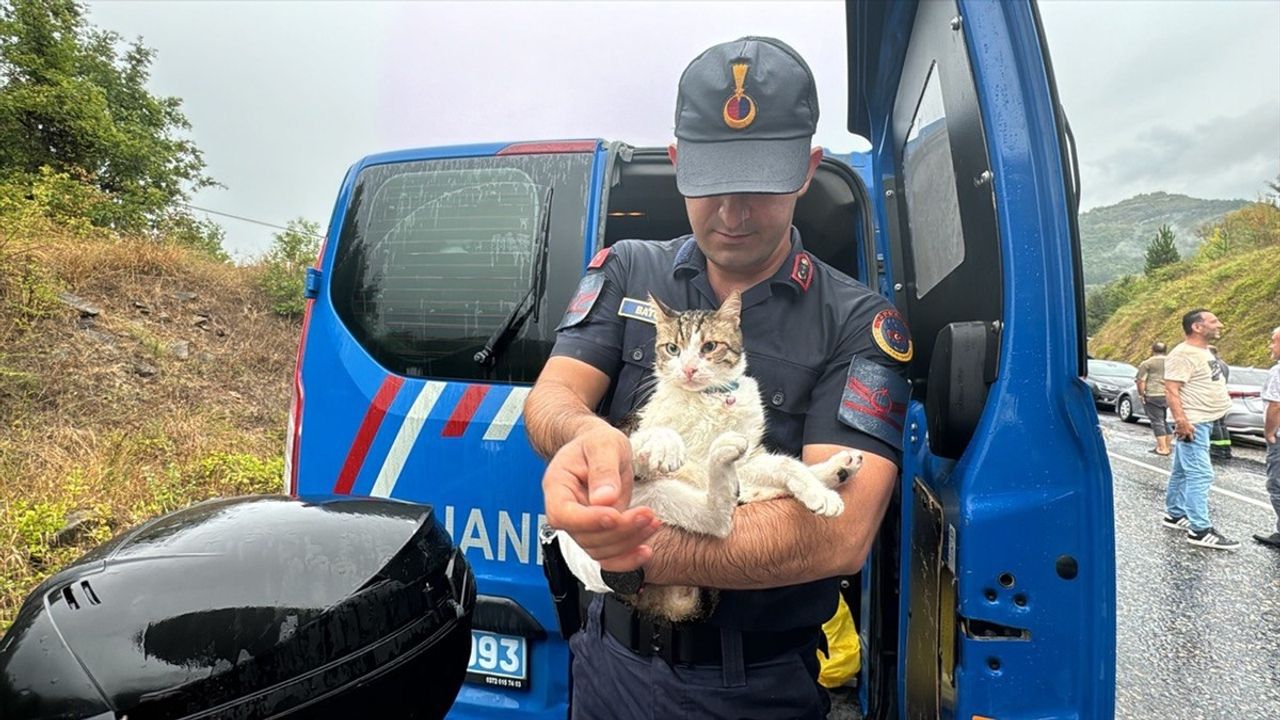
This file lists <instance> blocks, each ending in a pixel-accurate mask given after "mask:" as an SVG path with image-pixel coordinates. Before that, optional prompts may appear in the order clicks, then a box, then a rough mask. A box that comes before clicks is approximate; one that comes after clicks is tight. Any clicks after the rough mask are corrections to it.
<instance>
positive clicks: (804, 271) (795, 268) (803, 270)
mask: <svg viewBox="0 0 1280 720" xmlns="http://www.w3.org/2000/svg"><path fill="white" fill-rule="evenodd" d="M791 279H792V280H794V281H795V283H796V284H797V285H799V286H800V289H801V290H803V291H805V292H808V291H809V285H810V284H812V283H813V261H812V260H810V259H809V253H806V252H798V253H796V259H795V261H794V262H793V263H792V264H791Z"/></svg>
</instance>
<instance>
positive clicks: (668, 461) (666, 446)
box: [631, 428, 686, 475]
mask: <svg viewBox="0 0 1280 720" xmlns="http://www.w3.org/2000/svg"><path fill="white" fill-rule="evenodd" d="M685 452H686V451H685V447H684V440H683V439H681V437H680V434H679V433H677V432H676V431H675V430H672V429H671V428H649V429H646V430H637V431H636V432H635V433H634V434H632V435H631V457H632V459H633V460H634V461H635V463H636V466H637V470H638V471H639V472H640V473H641V474H648V473H645V472H644V471H645V470H648V471H650V472H652V473H656V474H660V475H661V474H666V473H669V472H672V471H674V470H676V469H677V468H679V467H680V466H681V465H684V460H685Z"/></svg>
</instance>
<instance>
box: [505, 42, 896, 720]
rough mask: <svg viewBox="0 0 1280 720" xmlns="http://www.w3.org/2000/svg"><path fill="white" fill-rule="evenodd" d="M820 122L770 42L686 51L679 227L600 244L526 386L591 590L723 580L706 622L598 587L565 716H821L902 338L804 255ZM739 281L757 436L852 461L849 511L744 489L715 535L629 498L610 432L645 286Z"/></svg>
mask: <svg viewBox="0 0 1280 720" xmlns="http://www.w3.org/2000/svg"><path fill="white" fill-rule="evenodd" d="M817 121H818V99H817V94H816V89H815V86H814V81H813V76H812V73H811V72H810V71H809V68H808V66H807V65H806V64H805V62H804V60H803V59H802V58H801V57H800V56H799V55H798V54H797V53H796V52H795V51H794V50H792V49H791V48H790V47H788V46H787V45H785V44H783V43H782V42H779V41H778V40H774V39H771V38H762V37H747V38H742V39H740V40H736V41H733V42H729V43H724V44H721V45H716V46H715V47H712V48H710V49H709V50H707V51H706V52H704V53H702V54H701V55H699V56H698V57H697V58H696V59H694V61H693V62H692V63H690V65H689V66H688V68H687V69H686V70H685V72H684V74H683V76H682V77H681V79H680V84H679V92H678V97H677V106H676V125H675V130H676V138H677V143H678V144H677V145H674V146H672V147H671V148H670V150H669V153H670V156H671V161H672V162H673V163H675V165H676V182H677V186H678V188H679V191H680V193H681V194H682V195H683V196H685V198H686V200H685V202H686V208H687V212H688V216H689V222H690V225H691V227H692V228H693V234H692V235H690V236H685V237H680V238H676V239H674V240H669V241H661V242H654V241H636V240H626V241H622V242H619V243H617V244H615V245H614V246H612V247H611V248H608V249H605V250H602V251H601V252H600V253H599V254H597V255H596V256H595V258H594V259H593V260H592V261H591V263H590V264H589V268H588V272H587V274H586V276H585V277H584V278H583V280H582V283H581V285H580V286H579V289H578V293H577V294H576V296H575V297H574V299H573V300H572V301H571V303H570V305H569V308H568V310H567V311H566V313H565V316H564V319H563V320H562V322H561V325H560V331H559V335H558V339H557V342H556V345H555V349H554V350H553V352H552V357H551V359H550V360H548V362H547V364H546V367H545V369H544V370H543V372H542V374H541V376H540V377H539V378H538V382H537V384H536V385H535V387H534V389H533V392H532V393H530V395H529V398H528V402H527V403H526V405H525V419H526V424H527V429H528V433H529V437H530V439H531V440H532V442H533V444H534V446H535V447H537V448H538V449H539V450H540V451H541V452H542V453H544V454H545V455H547V456H548V457H550V458H551V460H550V463H549V465H548V467H547V472H546V475H545V476H544V478H543V493H544V495H545V500H546V511H547V521H548V523H549V524H550V525H551V526H553V527H556V528H560V529H563V530H565V531H567V532H568V533H569V534H570V535H571V536H573V538H574V539H575V540H576V541H577V542H578V543H579V544H580V545H581V546H582V547H583V548H584V549H585V550H586V551H587V552H588V553H590V554H591V556H592V557H594V558H596V559H597V560H599V561H600V563H601V565H602V567H603V568H604V569H605V570H606V571H608V572H606V573H605V575H606V582H607V583H608V584H609V585H610V586H611V587H613V588H614V589H615V590H616V591H618V592H619V593H629V592H635V591H637V589H640V590H642V589H643V586H644V585H646V584H677V585H697V586H704V587H714V588H721V589H722V592H721V593H720V598H719V602H718V604H717V605H716V608H715V611H714V613H713V614H712V615H711V617H710V618H708V619H707V620H705V621H703V622H696V623H680V624H675V625H672V624H668V623H663V622H657V621H652V620H649V619H646V618H644V617H640V616H637V614H635V613H634V612H633V611H632V610H631V608H630V606H628V605H626V604H625V603H623V602H622V601H620V600H618V599H617V598H616V596H615V595H607V596H603V597H597V598H595V599H594V600H593V602H592V603H591V605H590V610H589V612H588V618H587V622H586V625H585V627H584V628H583V629H582V630H581V631H579V632H578V633H577V634H576V635H574V637H573V638H572V640H571V643H570V646H571V648H572V650H573V654H574V660H573V668H572V673H573V697H572V706H571V707H572V713H573V717H575V718H592V719H602V718H674V717H695V718H711V717H722V718H824V717H826V712H827V705H828V700H827V696H826V694H825V692H824V691H822V689H821V688H820V687H819V686H818V684H817V682H816V676H817V659H816V654H815V649H816V648H817V647H818V644H819V642H820V637H821V635H820V633H821V629H820V626H821V624H822V623H823V622H824V621H826V620H827V619H828V618H830V617H831V615H832V613H833V612H834V611H835V608H836V602H837V593H838V580H837V579H836V578H837V577H839V576H842V575H849V574H852V573H855V572H857V571H858V570H859V569H860V568H861V567H862V564H863V561H864V560H865V558H866V555H867V551H868V549H869V548H870V546H871V543H872V541H873V539H874V538H875V535H876V530H877V527H878V526H879V524H880V521H881V519H882V518H883V516H884V512H885V508H886V507H887V505H888V503H889V499H890V496H891V494H892V492H893V489H894V486H895V483H896V481H897V475H898V469H897V464H898V462H899V460H900V452H901V440H902V424H903V418H904V413H905V406H906V401H907V385H906V382H905V380H904V379H903V378H904V369H905V368H904V365H903V363H905V362H906V361H907V360H909V359H910V357H911V352H912V345H911V338H910V334H909V332H908V331H907V328H906V325H905V323H904V322H903V320H902V317H901V316H900V315H899V314H898V312H897V311H896V310H894V309H893V307H892V306H891V305H890V304H889V303H888V302H887V301H886V300H885V299H884V298H882V297H881V296H879V295H877V294H875V293H873V292H872V291H871V290H869V289H868V288H867V287H865V286H864V285H861V284H859V283H858V282H856V281H854V280H852V279H850V278H849V277H847V276H845V275H842V274H841V273H840V272H838V271H836V270H834V269H833V268H831V267H828V266H827V265H826V264H824V263H823V262H822V261H821V260H819V259H817V258H815V257H813V256H811V255H809V254H808V253H807V252H806V251H805V249H804V246H803V245H802V242H801V238H800V235H799V233H798V232H797V231H796V229H795V228H794V227H793V226H792V225H791V221H792V215H793V212H794V209H795V204H796V199H797V198H798V197H799V195H800V194H802V193H803V192H804V191H805V190H806V189H807V187H808V184H809V181H810V180H811V179H812V178H813V174H814V172H815V170H816V169H817V166H818V163H819V162H820V161H821V159H822V150H821V148H811V147H810V143H811V142H812V137H813V133H814V130H815V128H816V125H817ZM734 290H738V291H741V292H742V308H743V309H742V321H741V322H742V331H743V336H744V344H745V347H746V353H747V372H748V373H749V374H750V375H751V376H752V377H753V378H755V379H756V380H757V382H758V383H759V385H760V389H761V394H762V396H763V400H764V402H765V407H766V408H767V416H768V417H767V430H766V439H765V442H766V445H767V446H768V447H769V448H770V449H771V450H774V451H780V452H787V453H790V454H793V455H796V456H799V457H801V458H802V459H803V460H804V461H805V462H806V463H810V464H812V463H817V462H820V461H822V460H825V459H826V458H828V457H829V456H831V455H833V454H834V453H836V452H838V451H840V450H842V449H845V448H854V449H857V450H860V451H861V452H862V454H863V458H864V460H863V465H862V469H861V470H860V471H859V472H858V474H857V475H856V477H855V478H854V480H853V481H852V482H850V483H847V484H846V485H844V486H843V487H842V488H841V489H840V494H841V495H842V497H843V499H844V503H845V511H844V513H843V514H842V515H840V516H838V517H835V518H824V517H819V516H817V515H814V514H813V513H811V512H809V511H808V510H806V509H805V508H804V507H803V506H802V505H801V504H800V503H798V502H796V501H795V500H793V499H790V498H786V499H778V500H772V501H768V502H760V503H752V504H749V505H744V506H740V507H739V508H738V509H737V510H736V514H735V516H734V526H733V532H732V534H731V535H730V536H729V537H728V538H726V539H724V540H716V539H711V538H706V537H702V536H696V535H693V534H689V533H685V532H682V531H680V530H677V529H674V528H663V527H662V524H661V522H660V519H658V518H655V517H654V514H653V511H652V510H651V509H649V508H646V507H637V508H629V507H628V505H629V503H630V497H631V483H632V472H631V447H630V445H629V444H628V441H627V438H626V436H625V435H624V434H623V433H622V432H621V431H619V430H618V429H615V427H614V425H616V424H617V423H618V422H619V421H620V420H621V419H622V418H623V417H625V416H626V415H628V414H629V413H631V412H632V411H633V410H635V409H636V408H637V407H638V406H639V405H640V404H641V403H642V402H643V401H644V399H645V398H644V393H643V391H642V389H643V387H644V383H645V380H646V378H647V377H648V376H649V375H650V374H651V371H652V366H653V354H654V348H653V343H654V334H655V329H654V326H653V324H652V322H653V320H652V309H651V308H649V307H648V306H647V304H646V303H645V302H644V299H645V297H646V293H652V294H653V295H654V297H657V298H659V299H661V300H662V301H663V302H665V303H667V304H668V305H670V306H672V307H674V308H676V309H689V308H700V309H714V308H716V307H719V305H720V302H721V301H722V300H723V299H724V298H725V297H727V296H728V295H729V294H730V293H731V292H733V291H734ZM596 410H599V411H600V412H601V413H602V414H603V416H604V417H601V416H600V415H597V414H596V412H595V411H596Z"/></svg>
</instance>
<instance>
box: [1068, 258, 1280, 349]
mask: <svg viewBox="0 0 1280 720" xmlns="http://www.w3.org/2000/svg"><path fill="white" fill-rule="evenodd" d="M1277 268H1280V245H1269V246H1266V247H1262V248H1258V249H1255V250H1251V251H1248V252H1242V253H1239V254H1234V255H1231V256H1228V257H1226V258H1222V259H1220V260H1216V261H1212V262H1197V263H1184V264H1180V265H1177V266H1173V267H1171V268H1168V269H1167V271H1166V272H1164V273H1162V274H1160V275H1159V276H1157V278H1156V279H1155V281H1146V283H1147V287H1146V289H1145V290H1143V291H1141V292H1140V293H1139V294H1138V296H1137V297H1136V298H1135V299H1134V300H1133V301H1131V302H1129V303H1128V304H1126V305H1124V306H1123V307H1121V308H1120V309H1119V310H1117V311H1116V313H1115V314H1114V315H1112V316H1111V318H1110V319H1109V320H1107V323H1106V324H1105V325H1103V326H1102V329H1101V330H1099V331H1098V333H1097V335H1095V336H1094V338H1093V342H1092V343H1091V344H1090V350H1091V351H1092V353H1093V354H1094V355H1096V356H1097V357H1103V358H1111V359H1115V360H1126V361H1130V362H1138V361H1141V360H1142V359H1143V358H1145V357H1147V355H1148V354H1149V353H1148V350H1149V348H1150V346H1151V343H1152V342H1155V341H1156V340H1163V341H1165V342H1167V343H1170V345H1172V344H1173V343H1176V342H1179V341H1181V339H1182V327H1181V319H1182V314H1183V313H1184V312H1186V311H1187V310H1190V309H1191V308H1194V307H1205V308H1208V309H1210V310H1212V311H1213V312H1214V313H1216V314H1217V315H1218V317H1220V318H1221V319H1222V322H1223V324H1224V325H1225V327H1226V332H1225V333H1224V334H1223V337H1222V340H1221V341H1219V342H1218V348H1219V350H1220V351H1221V353H1222V355H1223V357H1225V358H1226V359H1227V362H1229V363H1231V364H1233V365H1251V366H1254V367H1268V366H1270V365H1271V360H1270V359H1269V358H1270V355H1269V354H1268V351H1267V343H1268V342H1269V341H1270V337H1271V330H1272V329H1273V328H1275V327H1276V326H1277V325H1280V272H1277Z"/></svg>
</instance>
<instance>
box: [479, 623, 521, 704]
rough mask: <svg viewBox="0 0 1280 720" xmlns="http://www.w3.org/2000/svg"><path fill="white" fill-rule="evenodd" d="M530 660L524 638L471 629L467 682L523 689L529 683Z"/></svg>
mask: <svg viewBox="0 0 1280 720" xmlns="http://www.w3.org/2000/svg"><path fill="white" fill-rule="evenodd" d="M528 658H529V648H528V645H527V643H526V642H525V639H524V638H522V637H516V636H515V635H500V634H498V633H491V632H485V631H483V630H472V631H471V663H470V664H469V665H467V681H468V682H473V683H479V684H481V685H489V686H492V687H504V688H513V689H515V690H523V689H524V688H525V687H526V686H527V685H528V683H529V662H528Z"/></svg>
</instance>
